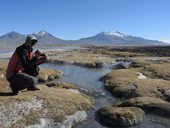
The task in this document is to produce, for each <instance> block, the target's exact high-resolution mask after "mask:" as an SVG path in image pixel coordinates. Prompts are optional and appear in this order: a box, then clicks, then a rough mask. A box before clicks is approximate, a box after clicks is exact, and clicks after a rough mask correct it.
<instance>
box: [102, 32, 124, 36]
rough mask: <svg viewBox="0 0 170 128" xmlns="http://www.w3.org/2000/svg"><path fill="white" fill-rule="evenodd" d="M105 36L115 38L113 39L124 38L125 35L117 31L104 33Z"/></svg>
mask: <svg viewBox="0 0 170 128" xmlns="http://www.w3.org/2000/svg"><path fill="white" fill-rule="evenodd" d="M104 34H105V35H107V36H115V37H125V36H126V35H125V34H123V33H121V32H119V31H110V32H104Z"/></svg>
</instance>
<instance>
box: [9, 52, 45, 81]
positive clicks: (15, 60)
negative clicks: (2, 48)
mask: <svg viewBox="0 0 170 128" xmlns="http://www.w3.org/2000/svg"><path fill="white" fill-rule="evenodd" d="M27 55H28V56H27V57H28V60H32V59H33V58H34V57H35V52H33V51H31V52H28V54H27ZM46 60H47V56H46V55H45V56H43V57H41V58H40V59H38V60H37V61H36V64H37V65H39V64H42V63H44V62H45V61H46ZM24 71H25V68H24V66H23V64H22V61H21V60H20V58H19V56H18V54H17V53H16V51H15V52H14V53H13V55H12V57H11V59H10V60H9V63H8V67H7V73H6V78H7V80H9V79H10V78H11V77H12V76H13V75H14V74H15V73H18V72H20V73H22V72H24Z"/></svg>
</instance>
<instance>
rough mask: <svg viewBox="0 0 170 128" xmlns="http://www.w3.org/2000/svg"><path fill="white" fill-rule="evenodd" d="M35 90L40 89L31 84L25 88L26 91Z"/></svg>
mask: <svg viewBox="0 0 170 128" xmlns="http://www.w3.org/2000/svg"><path fill="white" fill-rule="evenodd" d="M36 90H40V89H39V88H37V87H35V86H31V87H29V88H27V91H36Z"/></svg>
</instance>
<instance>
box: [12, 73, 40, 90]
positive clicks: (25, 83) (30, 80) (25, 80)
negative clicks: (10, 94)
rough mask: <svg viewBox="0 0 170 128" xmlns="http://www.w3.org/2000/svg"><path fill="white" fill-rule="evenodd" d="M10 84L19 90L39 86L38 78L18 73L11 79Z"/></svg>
mask: <svg viewBox="0 0 170 128" xmlns="http://www.w3.org/2000/svg"><path fill="white" fill-rule="evenodd" d="M10 84H11V85H12V86H14V87H15V88H16V89H17V90H23V89H26V88H29V87H32V86H36V85H37V84H38V78H36V77H34V76H31V75H28V74H26V73H17V74H15V75H14V76H13V77H12V78H11V79H10Z"/></svg>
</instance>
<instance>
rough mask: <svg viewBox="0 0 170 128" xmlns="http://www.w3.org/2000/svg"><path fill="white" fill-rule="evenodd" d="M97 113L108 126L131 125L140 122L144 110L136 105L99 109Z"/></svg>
mask: <svg viewBox="0 0 170 128" xmlns="http://www.w3.org/2000/svg"><path fill="white" fill-rule="evenodd" d="M98 114H99V118H100V119H101V120H102V121H103V122H104V123H106V124H108V125H110V126H132V125H137V124H139V123H141V122H142V120H143V116H144V111H143V110H141V109H140V108H137V107H110V108H101V109H99V111H98Z"/></svg>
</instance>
